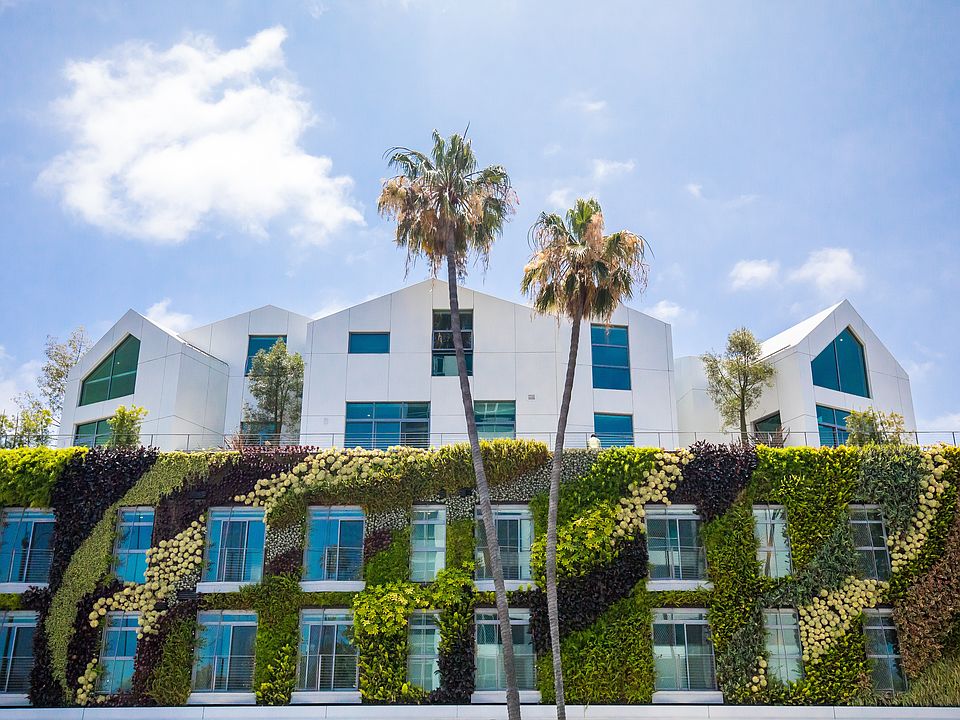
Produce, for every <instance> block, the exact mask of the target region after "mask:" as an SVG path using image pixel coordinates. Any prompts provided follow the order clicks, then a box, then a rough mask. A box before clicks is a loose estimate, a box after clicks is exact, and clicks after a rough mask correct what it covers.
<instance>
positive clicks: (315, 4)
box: [305, 0, 330, 20]
mask: <svg viewBox="0 0 960 720" xmlns="http://www.w3.org/2000/svg"><path fill="white" fill-rule="evenodd" d="M305 4H306V8H307V12H308V13H309V14H310V17H312V18H313V19H314V20H319V19H320V16H321V15H323V14H324V13H325V12H327V10H329V9H330V8H329V7H327V4H326V3H325V2H321V0H306V2H305Z"/></svg>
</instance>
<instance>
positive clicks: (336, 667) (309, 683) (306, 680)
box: [297, 609, 358, 692]
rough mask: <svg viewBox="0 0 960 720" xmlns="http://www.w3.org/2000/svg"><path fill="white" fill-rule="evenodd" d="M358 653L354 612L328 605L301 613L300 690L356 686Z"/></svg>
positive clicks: (317, 690) (354, 688) (298, 680)
mask: <svg viewBox="0 0 960 720" xmlns="http://www.w3.org/2000/svg"><path fill="white" fill-rule="evenodd" d="M357 655H358V653H357V649H356V648H355V647H354V645H353V613H352V612H350V611H349V610H331V609H326V610H304V611H303V612H302V613H301V614H300V665H299V670H298V673H297V675H298V678H297V689H298V690H303V691H312V692H324V691H328V692H329V691H333V690H341V691H344V690H356V689H357V687H358V686H357Z"/></svg>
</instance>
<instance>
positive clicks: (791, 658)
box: [763, 610, 803, 683]
mask: <svg viewBox="0 0 960 720" xmlns="http://www.w3.org/2000/svg"><path fill="white" fill-rule="evenodd" d="M763 627H764V631H765V633H766V646H767V672H768V673H769V674H770V675H771V676H772V677H775V678H778V679H779V680H780V682H782V683H791V682H795V681H797V680H799V679H800V678H802V677H803V651H802V650H801V649H800V624H799V622H798V621H797V611H796V610H764V611H763Z"/></svg>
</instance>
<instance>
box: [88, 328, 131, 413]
mask: <svg viewBox="0 0 960 720" xmlns="http://www.w3.org/2000/svg"><path fill="white" fill-rule="evenodd" d="M139 358H140V341H139V340H138V339H137V338H135V337H134V336H133V335H127V337H126V338H125V339H124V340H123V342H121V343H120V344H119V345H117V347H116V349H114V350H113V352H111V353H110V354H109V355H108V356H107V357H106V358H105V359H104V360H103V362H101V363H100V364H99V365H97V367H95V368H94V369H93V371H92V372H90V374H89V375H87V377H85V378H84V380H83V382H82V383H81V385H80V402H79V405H90V404H91V403H95V402H103V401H104V400H113V399H114V398H119V397H124V396H125V395H133V390H134V388H135V387H136V384H137V361H138V360H139Z"/></svg>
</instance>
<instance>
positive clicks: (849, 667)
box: [790, 622, 870, 705]
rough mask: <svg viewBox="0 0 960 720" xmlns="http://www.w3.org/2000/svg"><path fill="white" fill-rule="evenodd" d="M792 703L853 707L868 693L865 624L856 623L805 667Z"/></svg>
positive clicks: (791, 700)
mask: <svg viewBox="0 0 960 720" xmlns="http://www.w3.org/2000/svg"><path fill="white" fill-rule="evenodd" d="M805 671H806V677H805V678H804V679H803V680H801V681H799V682H797V683H796V684H795V687H794V688H793V697H792V698H791V699H790V702H791V704H803V705H852V704H854V703H856V702H857V701H859V700H862V699H863V698H865V697H866V696H867V695H868V694H869V688H870V678H869V666H868V664H867V656H866V640H865V639H864V635H863V624H862V623H861V622H855V623H854V624H853V625H852V626H851V627H850V630H849V631H848V632H847V633H846V634H845V635H843V637H841V638H839V639H838V640H837V641H836V642H835V643H834V645H833V647H831V648H830V650H829V651H828V652H827V654H826V655H824V656H823V657H822V658H821V659H820V662H818V663H816V664H814V665H810V666H808V667H806V668H805Z"/></svg>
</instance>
